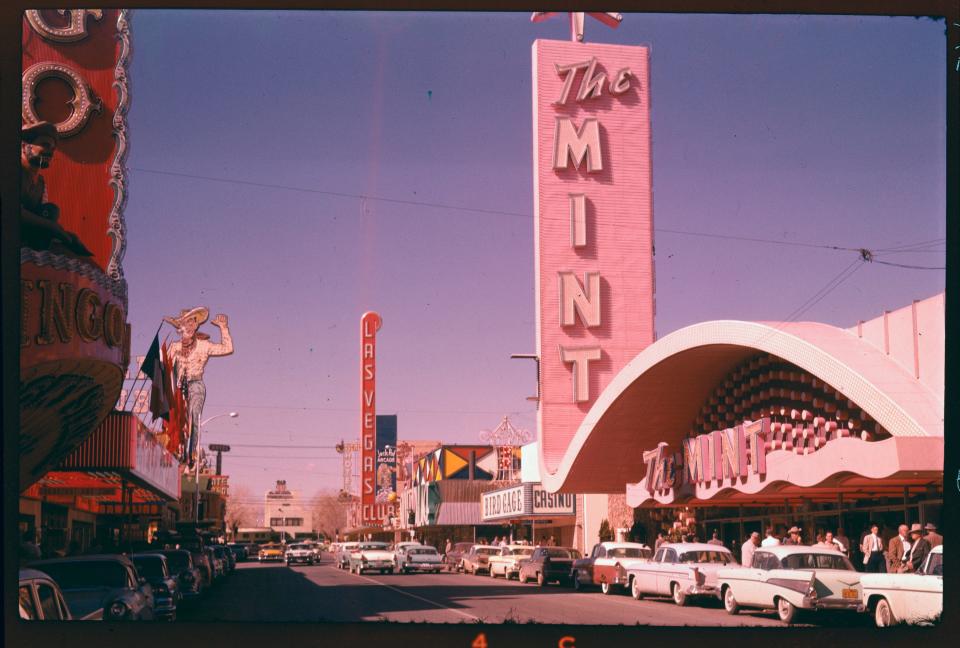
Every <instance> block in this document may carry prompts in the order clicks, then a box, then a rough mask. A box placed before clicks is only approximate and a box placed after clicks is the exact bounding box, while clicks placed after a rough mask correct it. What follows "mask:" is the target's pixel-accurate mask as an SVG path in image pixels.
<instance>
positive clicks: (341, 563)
mask: <svg viewBox="0 0 960 648" xmlns="http://www.w3.org/2000/svg"><path fill="white" fill-rule="evenodd" d="M359 544H360V543H359V542H341V543H340V546H339V547H337V555H336V556H334V560H335V561H336V563H337V569H349V567H350V554H351V553H352V552H353V550H354V549H356V548H357V546H358V545H359Z"/></svg>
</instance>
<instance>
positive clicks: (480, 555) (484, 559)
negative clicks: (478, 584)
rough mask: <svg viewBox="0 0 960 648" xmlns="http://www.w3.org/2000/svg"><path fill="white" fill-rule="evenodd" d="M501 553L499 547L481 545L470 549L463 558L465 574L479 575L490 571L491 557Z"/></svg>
mask: <svg viewBox="0 0 960 648" xmlns="http://www.w3.org/2000/svg"><path fill="white" fill-rule="evenodd" d="M498 553H500V547H499V545H479V544H475V545H473V546H472V547H470V551H468V552H467V553H466V554H464V556H463V558H462V564H463V573H464V574H479V573H480V572H485V571H489V570H490V564H489V563H490V556H495V555H496V554H498Z"/></svg>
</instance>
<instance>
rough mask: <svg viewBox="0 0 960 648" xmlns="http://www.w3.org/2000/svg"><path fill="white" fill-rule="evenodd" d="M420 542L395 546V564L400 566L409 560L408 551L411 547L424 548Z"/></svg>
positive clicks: (402, 543) (401, 543)
mask: <svg viewBox="0 0 960 648" xmlns="http://www.w3.org/2000/svg"><path fill="white" fill-rule="evenodd" d="M422 546H423V545H422V544H420V543H419V542H398V543H396V544H395V545H393V564H394V565H400V564H402V563H403V561H404V560H406V558H407V549H409V548H410V547H422Z"/></svg>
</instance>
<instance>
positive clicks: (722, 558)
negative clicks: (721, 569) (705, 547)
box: [680, 551, 733, 565]
mask: <svg viewBox="0 0 960 648" xmlns="http://www.w3.org/2000/svg"><path fill="white" fill-rule="evenodd" d="M680 562H682V563H719V564H721V565H726V564H728V563H732V562H733V555H731V554H729V553H727V552H726V551H687V552H684V553H682V554H680Z"/></svg>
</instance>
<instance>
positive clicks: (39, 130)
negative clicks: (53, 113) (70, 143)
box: [20, 121, 59, 142]
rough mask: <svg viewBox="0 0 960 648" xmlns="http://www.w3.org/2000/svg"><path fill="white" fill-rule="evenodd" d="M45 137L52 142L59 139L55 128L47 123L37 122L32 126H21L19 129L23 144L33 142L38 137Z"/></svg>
mask: <svg viewBox="0 0 960 648" xmlns="http://www.w3.org/2000/svg"><path fill="white" fill-rule="evenodd" d="M43 136H47V137H49V138H51V139H53V140H54V141H56V140H57V139H59V134H58V133H57V127H56V126H54V125H53V124H51V123H50V122H48V121H39V122H34V123H32V124H23V125H22V126H21V127H20V139H22V140H23V141H25V142H33V141H34V140H36V139H37V138H38V137H43Z"/></svg>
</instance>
